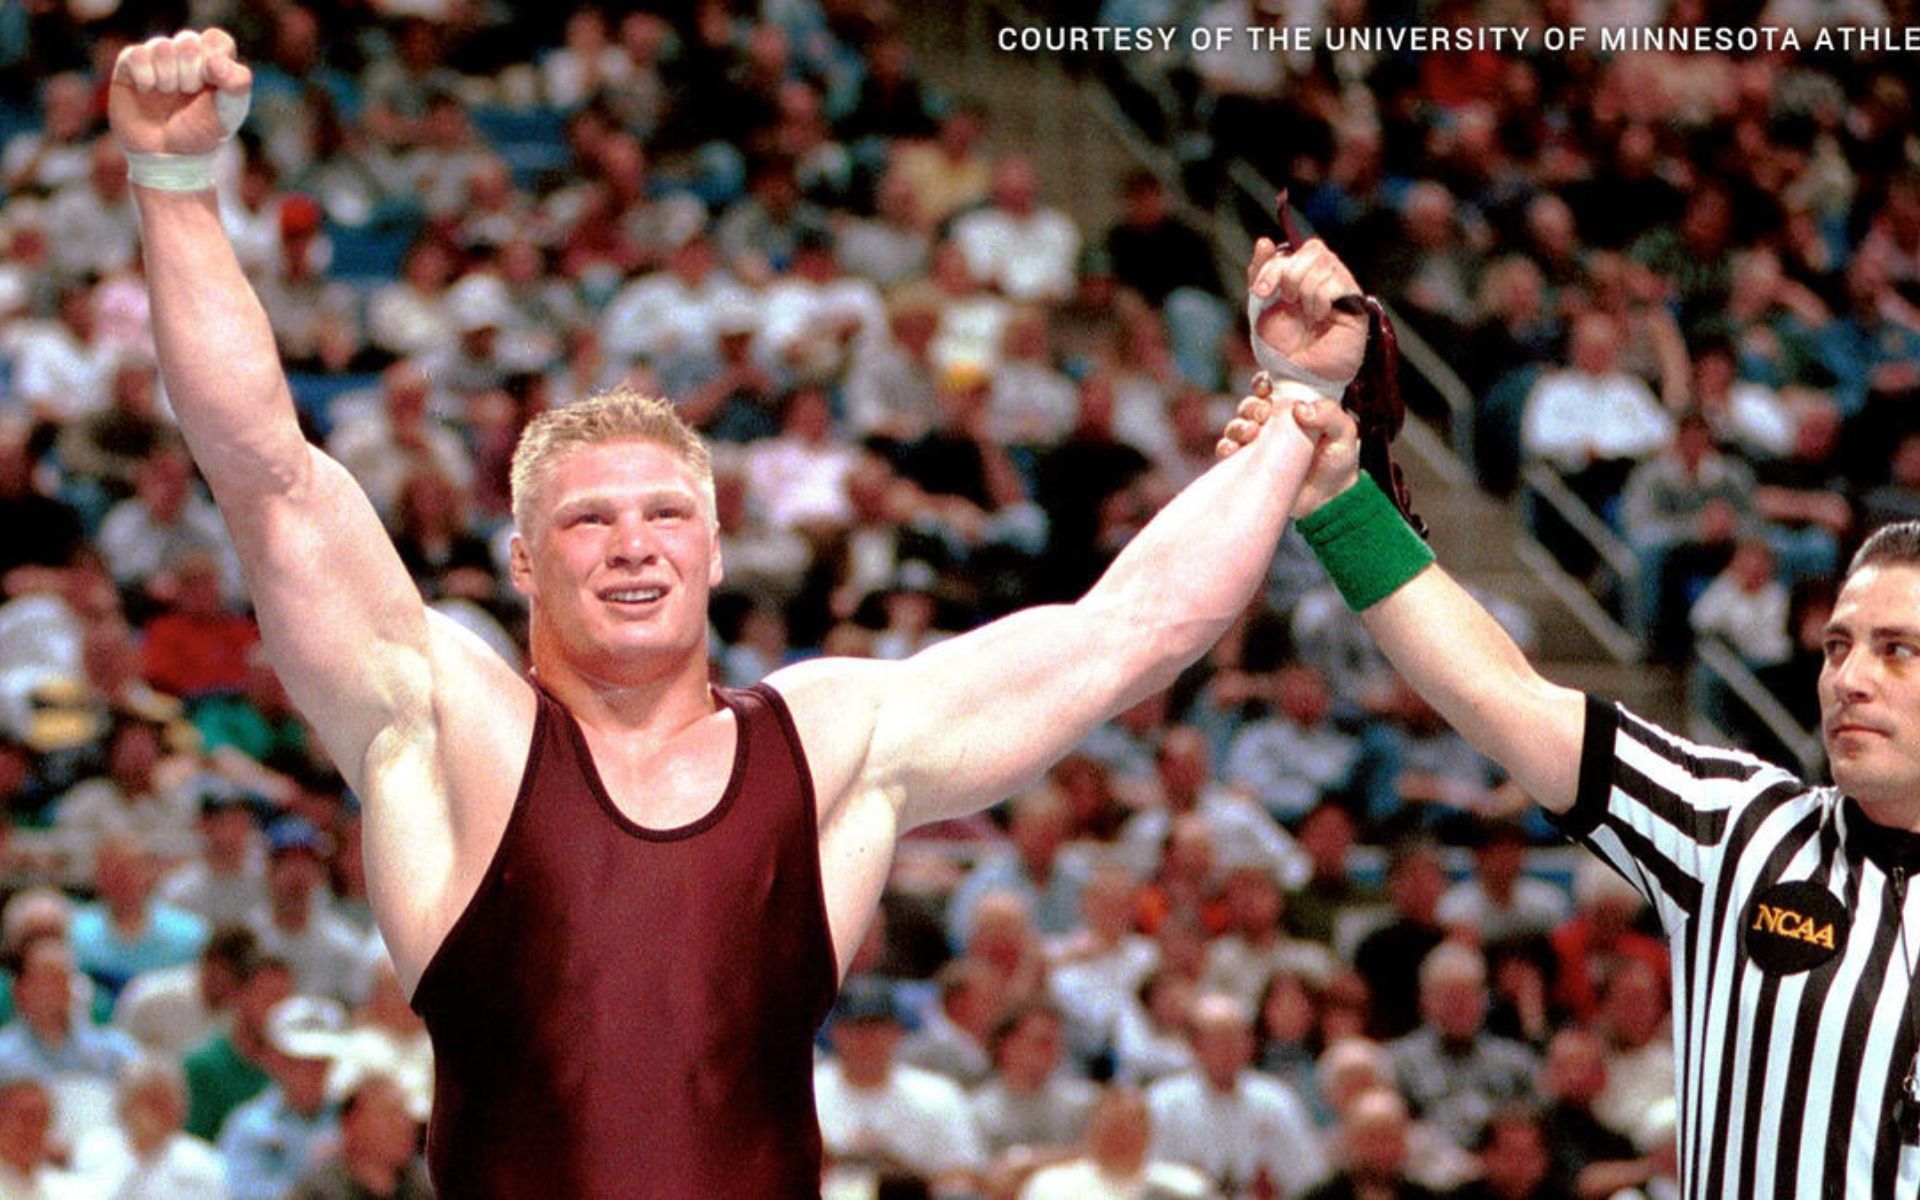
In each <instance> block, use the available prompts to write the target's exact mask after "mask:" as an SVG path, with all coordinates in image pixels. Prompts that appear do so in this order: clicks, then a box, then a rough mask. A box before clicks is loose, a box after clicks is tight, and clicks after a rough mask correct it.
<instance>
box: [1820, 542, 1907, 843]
mask: <svg viewBox="0 0 1920 1200" xmlns="http://www.w3.org/2000/svg"><path fill="white" fill-rule="evenodd" d="M1822 653H1823V661H1822V665H1821V668H1820V728H1821V733H1822V736H1823V737H1824V739H1825V741H1826V748H1827V760H1828V762H1829V763H1830V764H1831V766H1832V769H1833V781H1834V782H1835V783H1837V784H1839V785H1840V788H1841V789H1842V790H1843V791H1845V792H1846V793H1847V794H1848V795H1849V796H1852V797H1853V798H1854V799H1855V800H1857V801H1859V802H1860V804H1861V805H1863V806H1864V807H1865V809H1866V811H1867V815H1868V816H1870V817H1872V818H1873V819H1874V820H1875V821H1878V822H1879V823H1881V824H1883V825H1894V826H1899V827H1901V828H1904V829H1920V567H1913V566H1907V565H1904V564H1891V563H1883V564H1878V565H1875V566H1870V567H1862V568H1861V569H1860V570H1858V571H1855V572H1854V573H1853V575H1852V576H1851V577H1850V578H1849V579H1848V580H1847V582H1846V585H1845V586H1844V587H1842V588H1841V589H1840V598H1839V601H1838V602H1837V603H1836V604H1835V605H1834V609H1833V618H1832V620H1830V621H1829V622H1828V623H1827V629H1826V636H1825V638H1824V641H1823V644H1822Z"/></svg>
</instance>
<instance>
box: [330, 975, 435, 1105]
mask: <svg viewBox="0 0 1920 1200" xmlns="http://www.w3.org/2000/svg"><path fill="white" fill-rule="evenodd" d="M368 976H369V982H368V984H367V998H366V1001H365V1002H364V1003H362V1004H361V1005H360V1006H359V1007H358V1008H356V1009H354V1010H353V1017H352V1022H351V1026H350V1028H349V1029H348V1031H347V1034H346V1038H345V1041H344V1043H343V1045H344V1047H345V1053H346V1055H347V1056H348V1057H349V1058H350V1059H352V1060H353V1061H354V1062H357V1063H360V1064H361V1065H371V1066H374V1067H377V1068H378V1069H379V1070H381V1071H382V1072H384V1073H386V1074H388V1075H391V1076H392V1077H393V1078H394V1079H395V1080H397V1081H398V1082H399V1083H400V1085H401V1086H402V1087H403V1088H405V1089H406V1091H407V1095H408V1096H409V1098H410V1099H411V1100H414V1101H417V1106H418V1108H419V1109H420V1115H421V1119H422V1120H425V1119H426V1109H427V1108H428V1107H429V1105H430V1104H431V1102H432V1099H433V1042H432V1041H431V1040H430V1039H429V1038H428V1037H427V1025H426V1022H425V1021H424V1020H423V1019H422V1018H421V1016H420V1014H419V1013H417V1012H414V1011H413V1006H412V1005H411V1004H409V1003H408V1002H407V992H406V989H405V988H404V987H402V986H401V985H400V976H399V973H398V972H397V971H396V970H395V969H394V965H393V959H392V958H391V957H390V956H388V955H386V954H381V955H380V956H379V957H378V958H376V959H375V960H374V963H373V966H372V967H371V968H370V970H369V972H368Z"/></svg>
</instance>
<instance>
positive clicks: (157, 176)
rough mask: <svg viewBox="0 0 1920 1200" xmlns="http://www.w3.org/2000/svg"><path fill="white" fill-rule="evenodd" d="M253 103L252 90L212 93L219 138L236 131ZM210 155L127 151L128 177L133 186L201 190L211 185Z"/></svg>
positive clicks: (211, 157)
mask: <svg viewBox="0 0 1920 1200" xmlns="http://www.w3.org/2000/svg"><path fill="white" fill-rule="evenodd" d="M252 105H253V89H252V88H248V89H247V90H246V91H244V92H215V93H214V94H213V111H214V115H215V116H217V117H219V118H220V128H221V129H222V130H223V131H224V132H223V133H222V134H221V135H220V140H221V141H223V142H224V141H226V140H228V139H229V138H231V137H233V135H234V134H235V133H236V132H238V131H239V129H240V126H241V124H242V123H244V122H245V121H246V119H247V110H248V109H249V108H250V107H252ZM213 160H214V155H213V154H137V153H135V152H133V151H131V150H129V151H128V152H127V179H128V181H129V182H131V183H132V184H133V185H134V186H135V187H143V188H152V189H154V190H155V191H161V192H203V191H205V190H207V189H208V188H210V187H212V186H213Z"/></svg>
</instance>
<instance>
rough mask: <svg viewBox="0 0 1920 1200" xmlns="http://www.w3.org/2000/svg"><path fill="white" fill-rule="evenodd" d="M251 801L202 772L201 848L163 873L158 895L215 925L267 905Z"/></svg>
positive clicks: (253, 799) (243, 917)
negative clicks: (183, 861)
mask: <svg viewBox="0 0 1920 1200" xmlns="http://www.w3.org/2000/svg"><path fill="white" fill-rule="evenodd" d="M255 803H257V798H256V797H255V796H253V794H252V793H250V792H246V791H243V790H241V789H240V788H239V787H236V786H234V785H233V784H230V783H227V782H225V781H223V780H218V779H213V778H209V777H202V781H201V788H200V823H199V828H200V845H199V851H200V852H199V853H198V854H196V855H195V856H194V857H193V858H191V859H189V860H187V861H186V862H185V863H182V864H181V865H180V866H178V867H175V868H174V869H173V870H172V871H170V872H168V873H167V875H166V876H165V877H164V878H163V879H161V881H160V887H159V890H158V895H159V897H160V898H161V899H162V900H164V901H166V902H167V903H169V904H173V905H176V906H178V907H180V908H184V909H186V910H187V911H188V912H192V913H197V914H199V915H200V917H201V918H203V919H204V920H205V921H206V922H207V923H208V924H209V925H213V926H222V925H232V924H236V923H239V922H243V921H245V920H247V918H249V917H250V916H252V915H253V914H254V913H255V912H257V911H259V910H260V909H261V908H262V907H264V906H265V903H266V899H267V890H266V861H265V857H266V856H265V855H264V853H262V849H261V839H260V836H259V833H258V827H257V826H256V824H255V822H254V817H253V806H254V804H255Z"/></svg>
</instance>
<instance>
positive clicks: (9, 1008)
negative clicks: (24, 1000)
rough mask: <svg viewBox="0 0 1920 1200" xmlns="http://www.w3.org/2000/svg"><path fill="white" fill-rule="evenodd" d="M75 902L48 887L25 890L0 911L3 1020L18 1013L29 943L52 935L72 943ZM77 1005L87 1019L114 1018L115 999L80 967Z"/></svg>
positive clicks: (76, 971)
mask: <svg viewBox="0 0 1920 1200" xmlns="http://www.w3.org/2000/svg"><path fill="white" fill-rule="evenodd" d="M73 907H74V902H73V898H72V897H71V896H68V895H67V894H66V893H65V892H62V891H57V890H55V889H54V888H51V887H46V886H44V885H37V886H33V887H27V888H22V889H21V890H19V891H17V892H15V893H14V894H13V895H12V896H10V897H9V898H8V899H7V903H6V907H5V908H4V909H0V1020H6V1021H11V1020H12V1019H13V1017H14V1015H15V1013H16V1012H17V1011H18V1010H17V1009H16V1007H15V1005H14V1001H13V987H14V981H15V979H16V977H17V973H18V969H19V960H20V951H21V950H22V948H24V947H25V946H26V944H27V943H28V942H29V941H32V940H33V939H34V938H36V937H40V936H43V935H50V936H52V937H54V938H56V939H58V940H59V941H60V942H62V943H68V938H67V931H68V930H69V929H71V928H72V926H73ZM69 944H70V943H69ZM73 995H74V998H75V999H74V1003H75V1004H76V1005H78V1010H79V1012H80V1013H81V1014H82V1019H83V1020H92V1021H94V1022H97V1023H98V1022H105V1021H107V1020H108V1019H109V1018H111V1017H112V1016H113V1000H112V998H111V997H109V996H107V995H106V994H105V993H103V992H101V991H100V990H99V989H98V988H96V987H94V986H93V980H91V979H88V978H87V977H86V975H85V974H83V973H82V972H81V971H80V969H79V968H78V967H76V968H74V972H73Z"/></svg>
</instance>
